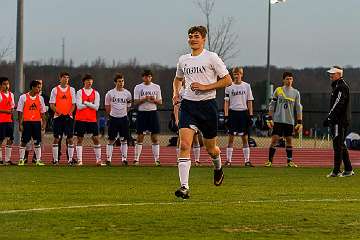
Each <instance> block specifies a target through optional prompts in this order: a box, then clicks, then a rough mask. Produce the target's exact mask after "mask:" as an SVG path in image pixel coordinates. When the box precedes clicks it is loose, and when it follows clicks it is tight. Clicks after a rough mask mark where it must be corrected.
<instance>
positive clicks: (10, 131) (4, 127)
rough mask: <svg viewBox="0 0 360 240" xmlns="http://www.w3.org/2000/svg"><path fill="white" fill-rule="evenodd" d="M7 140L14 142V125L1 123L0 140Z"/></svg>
mask: <svg viewBox="0 0 360 240" xmlns="http://www.w3.org/2000/svg"><path fill="white" fill-rule="evenodd" d="M5 138H9V139H10V140H14V123H12V122H2V123H0V140H1V141H2V140H4V139H5Z"/></svg>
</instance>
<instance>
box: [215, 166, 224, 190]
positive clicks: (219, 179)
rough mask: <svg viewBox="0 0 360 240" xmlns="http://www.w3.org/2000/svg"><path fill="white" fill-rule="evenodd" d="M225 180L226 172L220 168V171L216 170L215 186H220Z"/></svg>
mask: <svg viewBox="0 0 360 240" xmlns="http://www.w3.org/2000/svg"><path fill="white" fill-rule="evenodd" d="M223 180H224V172H223V170H222V168H220V169H219V170H217V169H214V185H215V186H220V185H221V184H222V182H223Z"/></svg>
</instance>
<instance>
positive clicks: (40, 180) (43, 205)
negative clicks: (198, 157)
mask: <svg viewBox="0 0 360 240" xmlns="http://www.w3.org/2000/svg"><path fill="white" fill-rule="evenodd" d="M329 171H330V170H329V169H324V168H299V169H288V168H271V169H266V168H260V167H259V168H255V169H249V168H227V169H225V180H224V184H223V185H222V186H221V187H215V186H213V185H212V169H211V168H208V167H201V168H192V169H191V178H190V180H191V182H190V187H191V198H190V199H189V200H180V199H176V198H175V196H174V191H175V190H176V188H177V187H178V172H177V168H176V167H160V168H155V167H128V168H125V167H111V168H97V167H80V168H78V167H76V168H72V167H40V168H39V167H24V168H21V167H1V168H0V177H1V185H0V223H1V231H0V239H2V240H5V239H12V240H13V239H107V240H110V239H216V240H219V239H359V236H360V178H359V176H354V177H350V178H333V179H328V178H326V177H325V175H326V174H327V173H328V172H329Z"/></svg>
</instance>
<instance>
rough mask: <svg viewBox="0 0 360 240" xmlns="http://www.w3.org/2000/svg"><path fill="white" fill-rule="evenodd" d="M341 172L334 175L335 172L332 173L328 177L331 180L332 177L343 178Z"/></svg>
mask: <svg viewBox="0 0 360 240" xmlns="http://www.w3.org/2000/svg"><path fill="white" fill-rule="evenodd" d="M341 174H342V173H341V172H338V173H334V172H333V171H331V173H329V174H328V175H326V177H327V178H331V177H340V176H341Z"/></svg>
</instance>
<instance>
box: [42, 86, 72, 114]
mask: <svg viewBox="0 0 360 240" xmlns="http://www.w3.org/2000/svg"><path fill="white" fill-rule="evenodd" d="M58 87H60V91H62V92H63V93H65V92H66V91H67V90H68V88H69V87H70V86H67V87H65V88H62V87H61V86H60V85H58ZM70 94H71V102H72V103H73V104H76V93H75V89H74V88H73V87H70ZM56 96H57V87H54V88H53V89H52V90H51V93H50V99H49V104H55V103H56ZM57 117H58V116H57V115H56V114H55V115H54V118H57Z"/></svg>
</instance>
